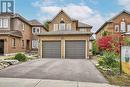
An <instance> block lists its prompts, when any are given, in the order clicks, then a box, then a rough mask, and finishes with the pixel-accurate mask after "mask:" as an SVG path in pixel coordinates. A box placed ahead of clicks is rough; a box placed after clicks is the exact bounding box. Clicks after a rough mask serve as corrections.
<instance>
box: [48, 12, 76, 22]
mask: <svg viewBox="0 0 130 87" xmlns="http://www.w3.org/2000/svg"><path fill="white" fill-rule="evenodd" d="M62 12H63V13H64V14H65V15H66V16H67V17H68V18H69V19H70V20H72V21H77V20H75V19H73V18H71V17H70V16H69V15H68V14H67V13H66V12H65V11H64V10H60V11H59V12H58V14H57V15H56V16H54V18H52V20H50V21H48V22H52V21H53V20H54V19H55V18H56V17H57V16H58V15H59V14H60V13H62Z"/></svg>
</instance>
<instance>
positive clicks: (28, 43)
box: [26, 40, 30, 50]
mask: <svg viewBox="0 0 130 87" xmlns="http://www.w3.org/2000/svg"><path fill="white" fill-rule="evenodd" d="M29 47H30V40H27V41H26V50H30V49H29Z"/></svg>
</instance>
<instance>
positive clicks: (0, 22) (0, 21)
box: [0, 19, 2, 28]
mask: <svg viewBox="0 0 130 87" xmlns="http://www.w3.org/2000/svg"><path fill="white" fill-rule="evenodd" d="M0 28H2V19H0Z"/></svg>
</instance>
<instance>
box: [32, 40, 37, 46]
mask: <svg viewBox="0 0 130 87" xmlns="http://www.w3.org/2000/svg"><path fill="white" fill-rule="evenodd" d="M32 48H38V41H37V40H32Z"/></svg>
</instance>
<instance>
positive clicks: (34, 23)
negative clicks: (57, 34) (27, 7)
mask: <svg viewBox="0 0 130 87" xmlns="http://www.w3.org/2000/svg"><path fill="white" fill-rule="evenodd" d="M29 23H30V24H31V25H32V26H43V24H41V23H40V22H39V21H38V20H36V19H34V20H30V21H29Z"/></svg>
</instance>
